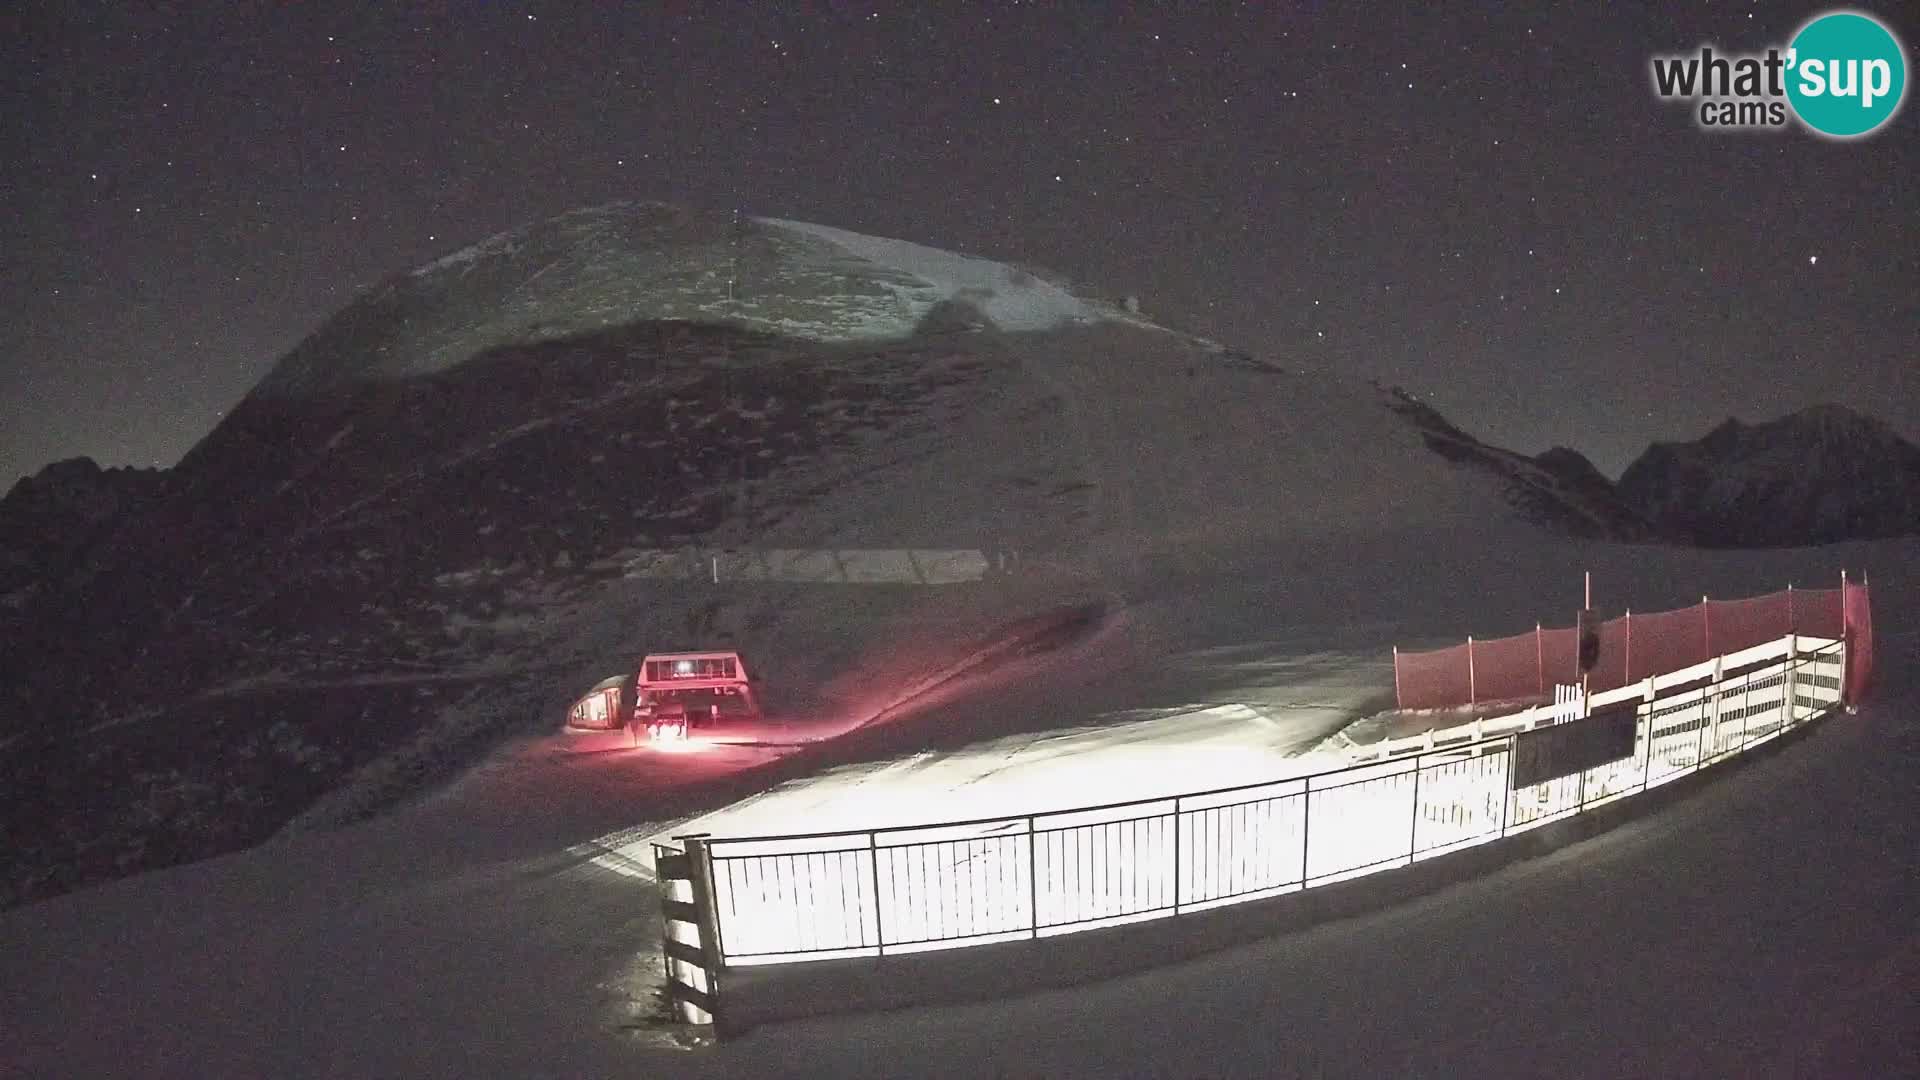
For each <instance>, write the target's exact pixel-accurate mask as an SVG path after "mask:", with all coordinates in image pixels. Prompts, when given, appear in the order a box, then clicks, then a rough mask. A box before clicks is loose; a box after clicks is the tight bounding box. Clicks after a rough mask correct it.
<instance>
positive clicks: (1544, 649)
mask: <svg viewBox="0 0 1920 1080" xmlns="http://www.w3.org/2000/svg"><path fill="white" fill-rule="evenodd" d="M1540 659H1541V662H1542V663H1544V664H1545V665H1546V672H1547V686H1548V687H1549V688H1552V687H1553V686H1554V685H1555V684H1557V683H1577V682H1579V681H1580V633H1579V631H1578V630H1575V629H1574V628H1573V627H1571V626H1563V627H1561V628H1559V629H1558V630H1553V629H1548V630H1542V631H1541V632H1540Z"/></svg>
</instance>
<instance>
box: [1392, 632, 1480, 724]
mask: <svg viewBox="0 0 1920 1080" xmlns="http://www.w3.org/2000/svg"><path fill="white" fill-rule="evenodd" d="M1393 687H1394V692H1395V695H1396V696H1397V697H1398V698H1399V700H1400V707H1401V708H1403V709H1440V708H1445V707H1447V706H1450V705H1461V704H1465V703H1467V702H1469V701H1471V700H1472V698H1473V695H1472V693H1471V687H1470V685H1469V683H1468V679H1467V647H1466V646H1465V645H1455V646H1452V647H1451V648H1446V649H1435V650H1433V651H1432V652H1419V653H1410V652H1403V653H1395V654H1394V658H1393Z"/></svg>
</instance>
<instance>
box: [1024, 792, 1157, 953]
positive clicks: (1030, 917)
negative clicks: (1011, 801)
mask: <svg viewBox="0 0 1920 1080" xmlns="http://www.w3.org/2000/svg"><path fill="white" fill-rule="evenodd" d="M1174 827H1175V828H1179V823H1178V822H1175V823H1174ZM1174 887H1175V888H1178V887H1179V885H1178V884H1177V883H1176V884H1175V886H1174ZM1027 921H1028V922H1030V923H1032V924H1033V936H1034V939H1035V940H1038V939H1039V937H1040V834H1039V833H1037V832H1034V831H1033V818H1031V817H1029V818H1027Z"/></svg>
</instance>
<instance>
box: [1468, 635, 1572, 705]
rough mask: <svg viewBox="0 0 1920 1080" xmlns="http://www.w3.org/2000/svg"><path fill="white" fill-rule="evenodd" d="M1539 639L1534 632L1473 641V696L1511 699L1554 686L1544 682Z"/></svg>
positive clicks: (1537, 693) (1490, 699) (1475, 697)
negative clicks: (1543, 683)
mask: <svg viewBox="0 0 1920 1080" xmlns="http://www.w3.org/2000/svg"><path fill="white" fill-rule="evenodd" d="M1540 645H1541V642H1540V639H1539V637H1537V636H1536V635H1534V634H1515V635H1514V636H1513V637H1505V638H1495V639H1493V640H1492V641H1475V642H1474V643H1473V700H1475V701H1512V700H1513V699H1515V698H1529V697H1535V696H1537V695H1539V694H1543V693H1545V692H1546V691H1547V690H1548V689H1551V688H1552V684H1551V683H1547V684H1546V685H1545V686H1543V685H1542V677H1541V672H1540Z"/></svg>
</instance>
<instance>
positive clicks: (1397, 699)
mask: <svg viewBox="0 0 1920 1080" xmlns="http://www.w3.org/2000/svg"><path fill="white" fill-rule="evenodd" d="M1393 707H1394V708H1396V709H1404V708H1406V707H1407V703H1406V700H1405V699H1404V698H1402V697H1401V696H1400V646H1398V645H1395V646H1394V647H1393Z"/></svg>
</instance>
